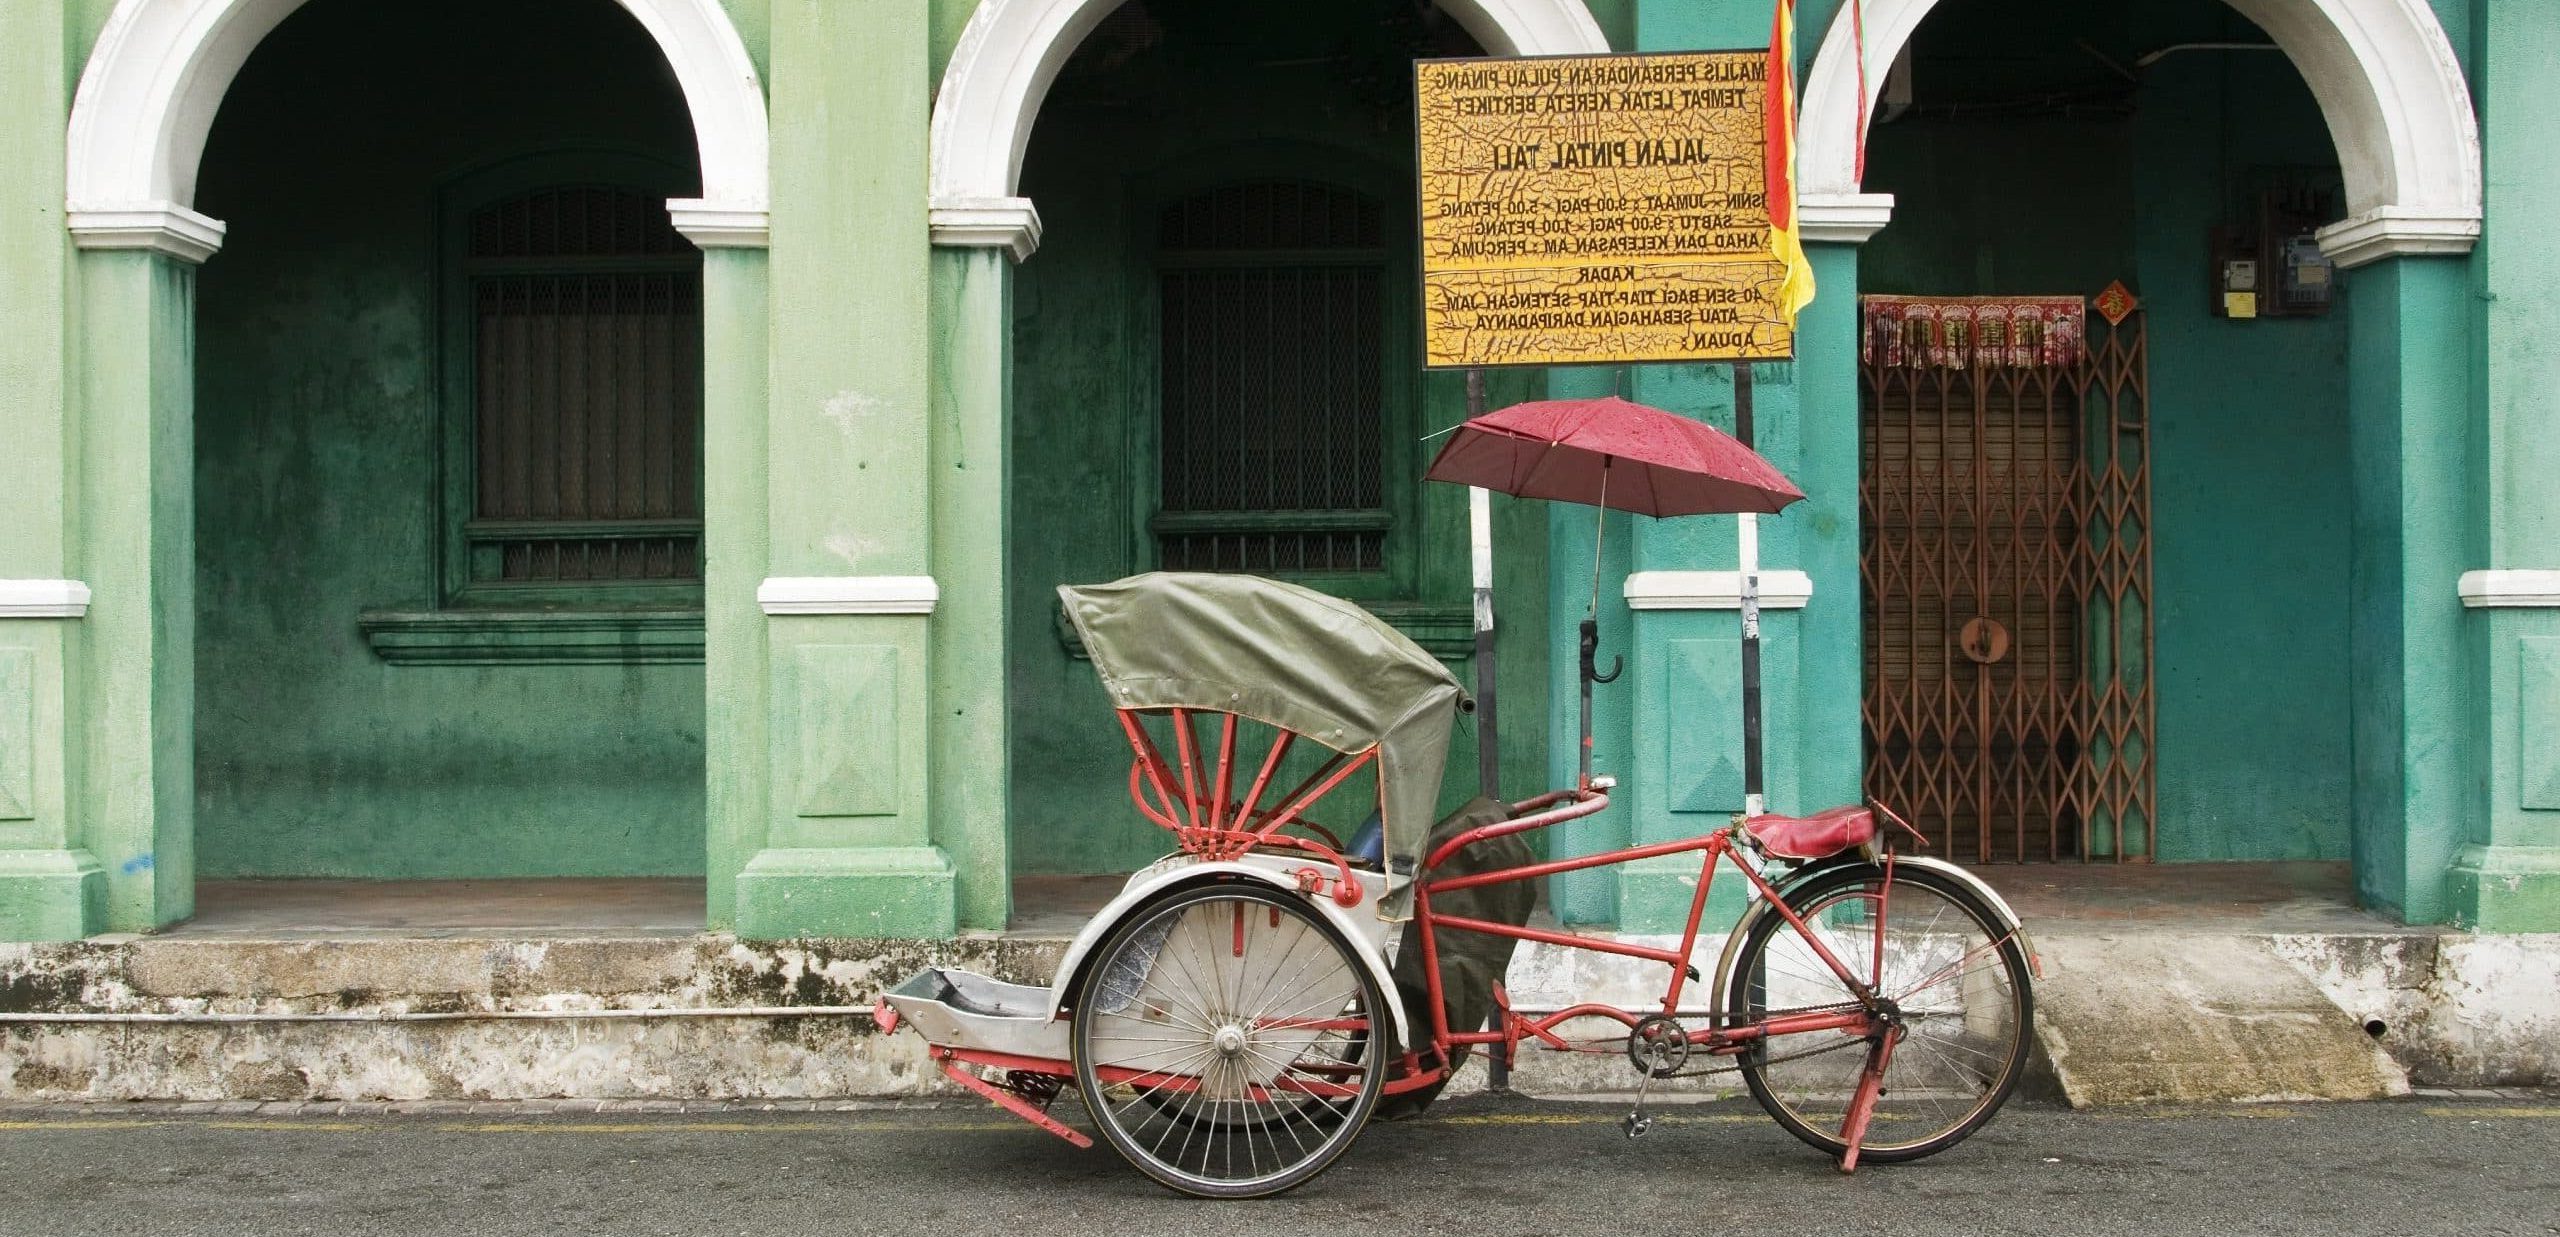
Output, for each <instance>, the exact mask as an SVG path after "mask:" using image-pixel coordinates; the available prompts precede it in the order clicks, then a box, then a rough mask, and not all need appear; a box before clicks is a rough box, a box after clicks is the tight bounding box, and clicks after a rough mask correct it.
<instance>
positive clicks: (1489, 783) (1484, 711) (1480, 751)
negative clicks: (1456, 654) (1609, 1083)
mask: <svg viewBox="0 0 2560 1237" xmlns="http://www.w3.org/2000/svg"><path fill="white" fill-rule="evenodd" d="M1483 415H1484V371H1483V370H1481V369H1470V370H1468V371H1467V419H1468V420H1470V421H1472V420H1474V419H1476V418H1477V417H1480V416H1483ZM1467 550H1468V558H1469V561H1470V563H1471V565H1472V568H1473V570H1474V574H1475V619H1476V786H1477V789H1478V790H1480V791H1482V792H1483V794H1484V797H1485V798H1487V799H1491V800H1493V801H1494V802H1496V803H1501V802H1504V799H1503V797H1502V743H1501V729H1500V727H1499V726H1497V725H1496V724H1495V713H1494V695H1493V689H1494V681H1495V679H1496V678H1497V675H1496V674H1495V666H1494V660H1493V495H1492V494H1491V492H1489V491H1487V490H1486V489H1485V488H1484V487H1482V486H1469V487H1468V488H1467ZM1484 1055H1485V1070H1486V1076H1485V1086H1486V1088H1487V1089H1489V1090H1491V1091H1493V1092H1494V1093H1495V1094H1497V1095H1499V1094H1503V1093H1506V1092H1508V1091H1510V1090H1511V1063H1510V1062H1509V1061H1507V1060H1505V1059H1504V1058H1503V1054H1502V1053H1499V1052H1493V1051H1487V1052H1486V1053H1485V1054H1484Z"/></svg>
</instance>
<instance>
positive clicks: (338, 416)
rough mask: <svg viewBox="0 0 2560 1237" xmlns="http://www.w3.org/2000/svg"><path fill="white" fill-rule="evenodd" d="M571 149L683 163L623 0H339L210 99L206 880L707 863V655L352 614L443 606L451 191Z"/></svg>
mask: <svg viewBox="0 0 2560 1237" xmlns="http://www.w3.org/2000/svg"><path fill="white" fill-rule="evenodd" d="M491 31H502V32H503V34H504V37H501V38H494V39H493V38H492V37H490V33H489V32H491ZM559 144H580V145H596V146H610V147H616V148H623V149H630V150H634V151H639V152H644V153H650V154H654V155H658V156H660V157H663V158H666V159H668V160H671V161H674V162H676V163H678V164H680V165H681V166H684V167H687V168H690V167H691V166H692V163H693V156H692V141H691V122H690V120H689V118H688V116H687V114H686V112H685V110H684V107H683V101H682V98H681V95H680V94H679V93H678V92H677V90H676V88H675V85H674V82H673V79H672V76H671V75H670V74H669V73H668V72H667V70H666V68H665V64H664V61H663V59H662V58H661V57H660V55H659V53H658V52H657V50H656V47H655V45H654V44H652V43H651V42H650V40H649V39H648V37H647V35H646V34H645V33H644V32H643V31H642V30H641V28H640V27H639V25H638V24H637V23H636V22H634V21H632V20H631V19H630V18H628V17H627V16H625V15H624V14H623V13H622V12H621V11H620V10H619V9H617V8H616V7H615V6H614V5H612V4H611V3H608V2H607V0H565V2H563V3H560V4H554V5H538V6H521V5H512V4H507V3H503V2H501V0H459V2H439V3H426V2H424V0H408V2H403V3H394V4H356V3H347V2H345V0H322V2H321V3H316V4H313V5H311V6H309V7H308V8H306V9H304V10H303V11H302V12H300V13H298V14H296V15H295V16H294V17H292V18H290V19H288V20H287V21H286V22H285V23H284V24H283V25H282V26H280V27H278V29H277V30H276V32H275V33H274V34H273V35H272V36H270V38H269V39H268V40H267V41H266V42H265V43H264V44H263V45H261V46H260V48H259V49H258V51H257V53H256V54H255V55H254V56H253V57H252V58H251V60H250V61H249V63H248V65H247V66H246V67H245V68H244V69H243V71H242V73H241V74H240V77H239V79H238V81H237V82H236V84H235V85H234V86H233V88H232V90H231V93H230V94H229V96H228V97H227V99H226V100H225V103H224V106H223V110H222V113H221V116H220V118H219V119H218V121H217V123H216V125H215V127H214V131H213V135H212V139H211V142H210V144H209V145H208V147H207V151H206V155H205V160H204V165H203V172H202V182H201V193H200V197H199V201H198V205H199V206H200V208H201V209H203V210H205V211H206V212H207V213H209V214H212V215H213V216H215V217H217V218H220V219H223V220H225V221H227V222H228V223H229V225H230V234H229V237H228V240H227V242H226V244H225V245H224V248H223V250H222V252H221V253H220V254H218V255H216V256H215V257H214V258H213V259H212V260H211V261H210V262H208V263H207V264H206V265H205V267H204V269H203V270H202V272H201V274H200V276H199V280H198V286H197V295H198V319H197V322H198V332H199V334H198V352H197V439H198V453H197V460H198V463H197V469H196V486H197V497H198V517H197V525H196V567H197V572H198V633H197V650H198V681H197V687H196V714H197V718H198V726H197V765H198V775H197V792H198V816H197V820H198V847H199V870H200V871H201V872H202V874H203V875H206V876H209V877H223V876H252V875H254V876H353V877H378V878H403V877H442V876H532V875H601V874H615V875H683V874H694V873H699V872H701V871H702V868H703V845H704V839H703V754H702V708H703V694H702V693H703V677H702V670H701V668H700V667H699V666H594V667H486V668H481V667H437V666H393V665H387V664H385V663H383V662H382V661H380V660H378V659H377V658H376V657H375V656H374V654H373V653H372V651H371V650H370V649H369V648H368V647H367V646H366V643H365V641H364V639H363V637H362V636H361V635H360V634H359V632H358V630H357V627H356V615H357V612H358V611H359V610H362V609H366V608H373V607H401V606H415V605H420V604H422V603H426V602H428V601H429V600H430V598H431V591H432V585H431V583H430V579H431V567H430V560H429V558H428V552H429V546H430V542H431V538H432V536H433V529H434V521H435V518H436V517H435V515H434V506H433V503H434V486H435V467H436V464H435V460H436V455H435V448H434V433H435V425H436V418H437V415H438V413H437V404H436V400H437V395H436V379H435V374H436V361H435V356H436V336H435V330H434V322H435V318H434V314H435V308H434V307H435V284H434V270H435V257H434V240H435V222H434V209H435V202H436V194H437V188H438V186H439V184H440V183H442V182H443V181H444V180H446V179H447V178H449V177H450V176H452V175H453V174H455V173H457V172H461V171H464V170H466V169H469V168H471V167H473V166H475V165H480V164H484V163H487V162H489V161H491V160H493V159H495V158H498V157H503V156H511V155H516V154H521V153H525V152H527V151H530V150H534V149H539V148H541V147H544V146H550V145H559Z"/></svg>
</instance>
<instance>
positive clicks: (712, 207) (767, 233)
mask: <svg viewBox="0 0 2560 1237" xmlns="http://www.w3.org/2000/svg"><path fill="white" fill-rule="evenodd" d="M667 218H668V219H669V220H670V221H672V222H673V223H674V224H675V227H676V231H678V232H681V233H683V234H684V238H685V239H686V240H689V241H692V242H693V244H694V247H695V248H697V249H764V248H767V247H769V246H771V245H772V243H773V213H772V212H771V211H768V210H766V209H765V208H764V207H762V206H741V205H736V204H732V203H727V202H713V201H709V200H707V199H704V198H669V199H667Z"/></svg>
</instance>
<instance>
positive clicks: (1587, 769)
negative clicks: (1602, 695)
mask: <svg viewBox="0 0 2560 1237" xmlns="http://www.w3.org/2000/svg"><path fill="white" fill-rule="evenodd" d="M1614 459H1615V457H1614V456H1602V457H1601V458H1600V506H1599V508H1598V510H1597V511H1596V512H1594V515H1593V520H1592V525H1591V608H1590V609H1588V610H1585V611H1583V613H1582V675H1581V678H1582V766H1581V769H1582V772H1581V777H1580V778H1579V779H1578V780H1576V781H1575V782H1574V789H1576V790H1584V789H1588V788H1589V787H1590V785H1591V685H1592V684H1594V683H1614V682H1616V681H1617V678H1618V672H1619V671H1620V670H1621V669H1623V668H1624V667H1623V664H1622V663H1621V662H1620V661H1619V660H1618V659H1615V658H1612V659H1611V661H1610V666H1609V673H1607V674H1602V673H1600V552H1601V551H1602V550H1603V549H1606V548H1607V547H1608V544H1609V465H1610V463H1611V462H1612V461H1613V460H1614Z"/></svg>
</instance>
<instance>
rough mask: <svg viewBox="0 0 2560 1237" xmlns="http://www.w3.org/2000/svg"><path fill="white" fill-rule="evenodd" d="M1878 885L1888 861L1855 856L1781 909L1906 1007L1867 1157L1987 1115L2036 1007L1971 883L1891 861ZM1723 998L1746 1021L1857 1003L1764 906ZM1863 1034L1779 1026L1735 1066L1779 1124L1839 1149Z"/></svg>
mask: <svg viewBox="0 0 2560 1237" xmlns="http://www.w3.org/2000/svg"><path fill="white" fill-rule="evenodd" d="M1884 888H1885V879H1884V869H1883V867H1881V866H1879V865H1876V864H1858V865H1854V866H1851V867H1845V868H1839V869H1835V870H1833V871H1830V872H1826V873H1821V874H1818V875H1816V876H1814V877H1812V878H1811V879H1809V880H1807V881H1806V882H1805V883H1804V884H1802V885H1800V886H1798V887H1796V888H1794V889H1790V890H1787V891H1785V893H1784V897H1785V899H1786V904H1787V907H1788V909H1790V910H1792V911H1794V912H1795V913H1796V915H1797V916H1798V917H1799V918H1801V919H1803V920H1804V923H1805V927H1806V928H1807V929H1809V930H1810V931H1811V932H1813V933H1814V934H1815V935H1816V936H1818V937H1819V938H1820V939H1821V941H1822V943H1823V945H1824V947H1825V948H1827V949H1829V950H1830V951H1831V953H1832V955H1833V956H1834V957H1836V958H1838V959H1839V960H1840V961H1841V963H1842V964H1843V965H1845V966H1846V967H1848V969H1849V971H1850V973H1851V974H1853V975H1855V976H1857V977H1858V978H1859V979H1860V980H1862V981H1865V982H1867V983H1870V984H1874V985H1875V987H1876V989H1877V991H1878V993H1879V994H1880V995H1882V996H1883V997H1885V998H1886V999H1887V1000H1889V1001H1891V1002H1892V1003H1893V1005H1894V1007H1895V1008H1896V1010H1898V1012H1899V1016H1900V1018H1901V1020H1902V1027H1903V1038H1902V1039H1901V1041H1900V1042H1899V1043H1898V1044H1897V1045H1896V1046H1895V1048H1894V1051H1893V1055H1892V1059H1891V1065H1890V1067H1889V1068H1888V1070H1887V1074H1886V1077H1885V1079H1884V1088H1885V1090H1884V1093H1883V1095H1882V1097H1881V1098H1879V1099H1878V1100H1877V1103H1876V1107H1875V1115H1874V1118H1873V1120H1872V1121H1871V1123H1870V1124H1869V1125H1868V1128H1867V1134H1866V1138H1865V1141H1864V1145H1863V1148H1862V1150H1861V1151H1860V1153H1859V1154H1860V1158H1861V1160H1862V1161H1864V1162H1870V1163H1872V1162H1879V1161H1880V1162H1884V1163H1895V1162H1899V1161H1906V1160H1916V1159H1919V1158H1921V1157H1923V1156H1928V1155H1934V1154H1936V1153H1938V1152H1940V1151H1944V1150H1946V1149H1947V1148H1949V1147H1952V1146H1954V1145H1956V1144H1957V1143H1959V1142H1962V1141H1964V1139H1965V1138H1966V1137H1967V1136H1968V1135H1970V1134H1972V1133H1973V1132H1974V1131H1975V1130H1977V1129H1980V1128H1982V1125H1983V1123H1985V1122H1987V1121H1989V1120H1990V1119H1991V1117H1992V1115H1993V1114H1994V1113H1997V1112H1998V1111H1999V1110H2000V1106H2001V1105H2002V1104H2003V1103H2006V1102H2007V1101H2008V1098H2009V1093H2010V1092H2011V1091H2013V1090H2015V1089H2016V1087H2017V1085H2018V1079H2019V1077H2020V1076H2021V1075H2023V1074H2024V1073H2025V1072H2026V1064H2027V1048H2028V1041H2029V1038H2030V1029H2031V1028H2032V1027H2033V1025H2034V1018H2035V994H2034V992H2033V990H2032V988H2031V987H2030V981H2029V979H2028V971H2027V959H2026V951H2025V950H2024V949H2023V948H2022V947H2021V946H2020V943H2019V941H2018V939H2017V936H2016V934H2015V933H2013V932H2011V931H2010V930H2009V928H2008V927H2007V925H2006V924H2005V923H2004V922H2003V920H2002V918H2001V916H2000V915H1999V914H1998V913H1997V912H1996V911H1994V910H1993V909H1992V908H1991V907H1989V906H1987V905H1985V904H1984V903H1983V902H1982V900H1981V898H1980V897H1979V895H1977V894H1976V893H1975V892H1974V891H1973V890H1972V889H1970V888H1968V887H1967V886H1966V885H1965V884H1964V883H1963V882H1962V881H1959V880H1955V879H1952V878H1950V877H1948V876H1946V875H1944V874H1943V873H1938V872H1933V871H1929V870H1928V869H1925V868H1918V867H1899V868H1896V869H1895V871H1894V874H1893V882H1892V890H1891V893H1890V894H1889V895H1888V894H1886V893H1885V892H1884ZM1879 918H1881V919H1882V924H1881V927H1879V924H1878V920H1879ZM1879 954H1881V956H1882V958H1883V965H1882V966H1881V967H1878V965H1877V958H1878V956H1879ZM1879 976H1881V981H1880V982H1879V979H1878V977H1879ZM1726 1004H1727V1010H1728V1012H1729V1013H1731V1014H1732V1015H1733V1016H1734V1017H1735V1019H1737V1020H1738V1021H1741V1022H1744V1023H1749V1022H1757V1021H1760V1020H1762V1019H1765V1018H1768V1017H1771V1016H1773V1015H1779V1014H1785V1013H1790V1012H1802V1011H1819V1010H1830V1009H1856V1008H1857V1007H1858V998H1857V995H1856V994H1855V993H1854V992H1852V991H1851V990H1850V989H1849V987H1848V986H1847V985H1846V984H1844V983H1842V982H1841V980H1840V977H1839V976H1838V975H1837V974H1835V973H1834V972H1833V971H1832V970H1831V968H1830V967H1829V966H1827V965H1825V964H1824V963H1823V961H1822V959H1821V957H1820V955H1818V954H1817V953H1816V952H1815V951H1814V949H1813V947H1812V945H1811V944H1810V943H1809V942H1808V941H1807V939H1806V937H1805V935H1804V934H1803V933H1800V932H1798V931H1797V930H1796V929H1795V928H1794V927H1793V926H1792V925H1790V924H1789V923H1788V922H1787V921H1786V919H1785V918H1784V917H1782V916H1779V915H1776V914H1767V915H1762V916H1761V917H1760V918H1759V919H1758V921H1756V922H1755V923H1753V924H1752V926H1751V930H1750V935H1749V936H1747V937H1746V938H1745V939H1744V941H1743V944H1742V948H1741V951H1740V954H1739V958H1738V960H1737V962H1736V964H1735V969H1734V974H1733V977H1732V980H1731V987H1730V989H1729V992H1728V995H1727V998H1726ZM1870 1047H1871V1041H1870V1040H1869V1039H1867V1038H1864V1037H1861V1036H1857V1035H1854V1034H1851V1033H1848V1032H1842V1031H1823V1032H1814V1033H1808V1034H1800V1035H1789V1036H1781V1037H1777V1038H1775V1039H1771V1040H1765V1041H1762V1042H1760V1043H1758V1044H1755V1045H1753V1046H1752V1047H1751V1048H1749V1049H1748V1050H1746V1051H1745V1052H1744V1053H1743V1055H1742V1057H1741V1060H1740V1065H1741V1067H1742V1079H1743V1082H1744V1084H1745V1085H1747V1086H1748V1087H1750V1089H1751V1095H1752V1098H1754V1099H1757V1100H1758V1101H1760V1106H1761V1107H1763V1108H1765V1109H1767V1110H1768V1111H1769V1115H1770V1116H1771V1117H1774V1118H1776V1119H1777V1122H1778V1124H1779V1125H1781V1126H1783V1127H1785V1128H1786V1130H1787V1131H1788V1132H1789V1133H1791V1134H1794V1135H1795V1136H1796V1137H1798V1138H1800V1139H1803V1140H1804V1141H1805V1142H1807V1143H1809V1144H1811V1145H1813V1146H1815V1147H1818V1148H1821V1149H1822V1150H1823V1151H1825V1152H1827V1153H1829V1154H1831V1155H1835V1156H1837V1155H1841V1154H1843V1153H1845V1152H1846V1151H1847V1149H1848V1143H1847V1142H1846V1140H1845V1139H1844V1137H1843V1135H1842V1126H1843V1122H1844V1121H1845V1119H1846V1116H1847V1113H1848V1110H1849V1106H1850V1100H1851V1098H1852V1097H1853V1095H1854V1094H1855V1092H1856V1090H1857V1086H1858V1080H1859V1074H1860V1071H1861V1070H1862V1069H1863V1068H1864V1067H1865V1065H1866V1063H1867V1056H1868V1051H1867V1050H1868V1049H1869V1048H1870Z"/></svg>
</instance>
